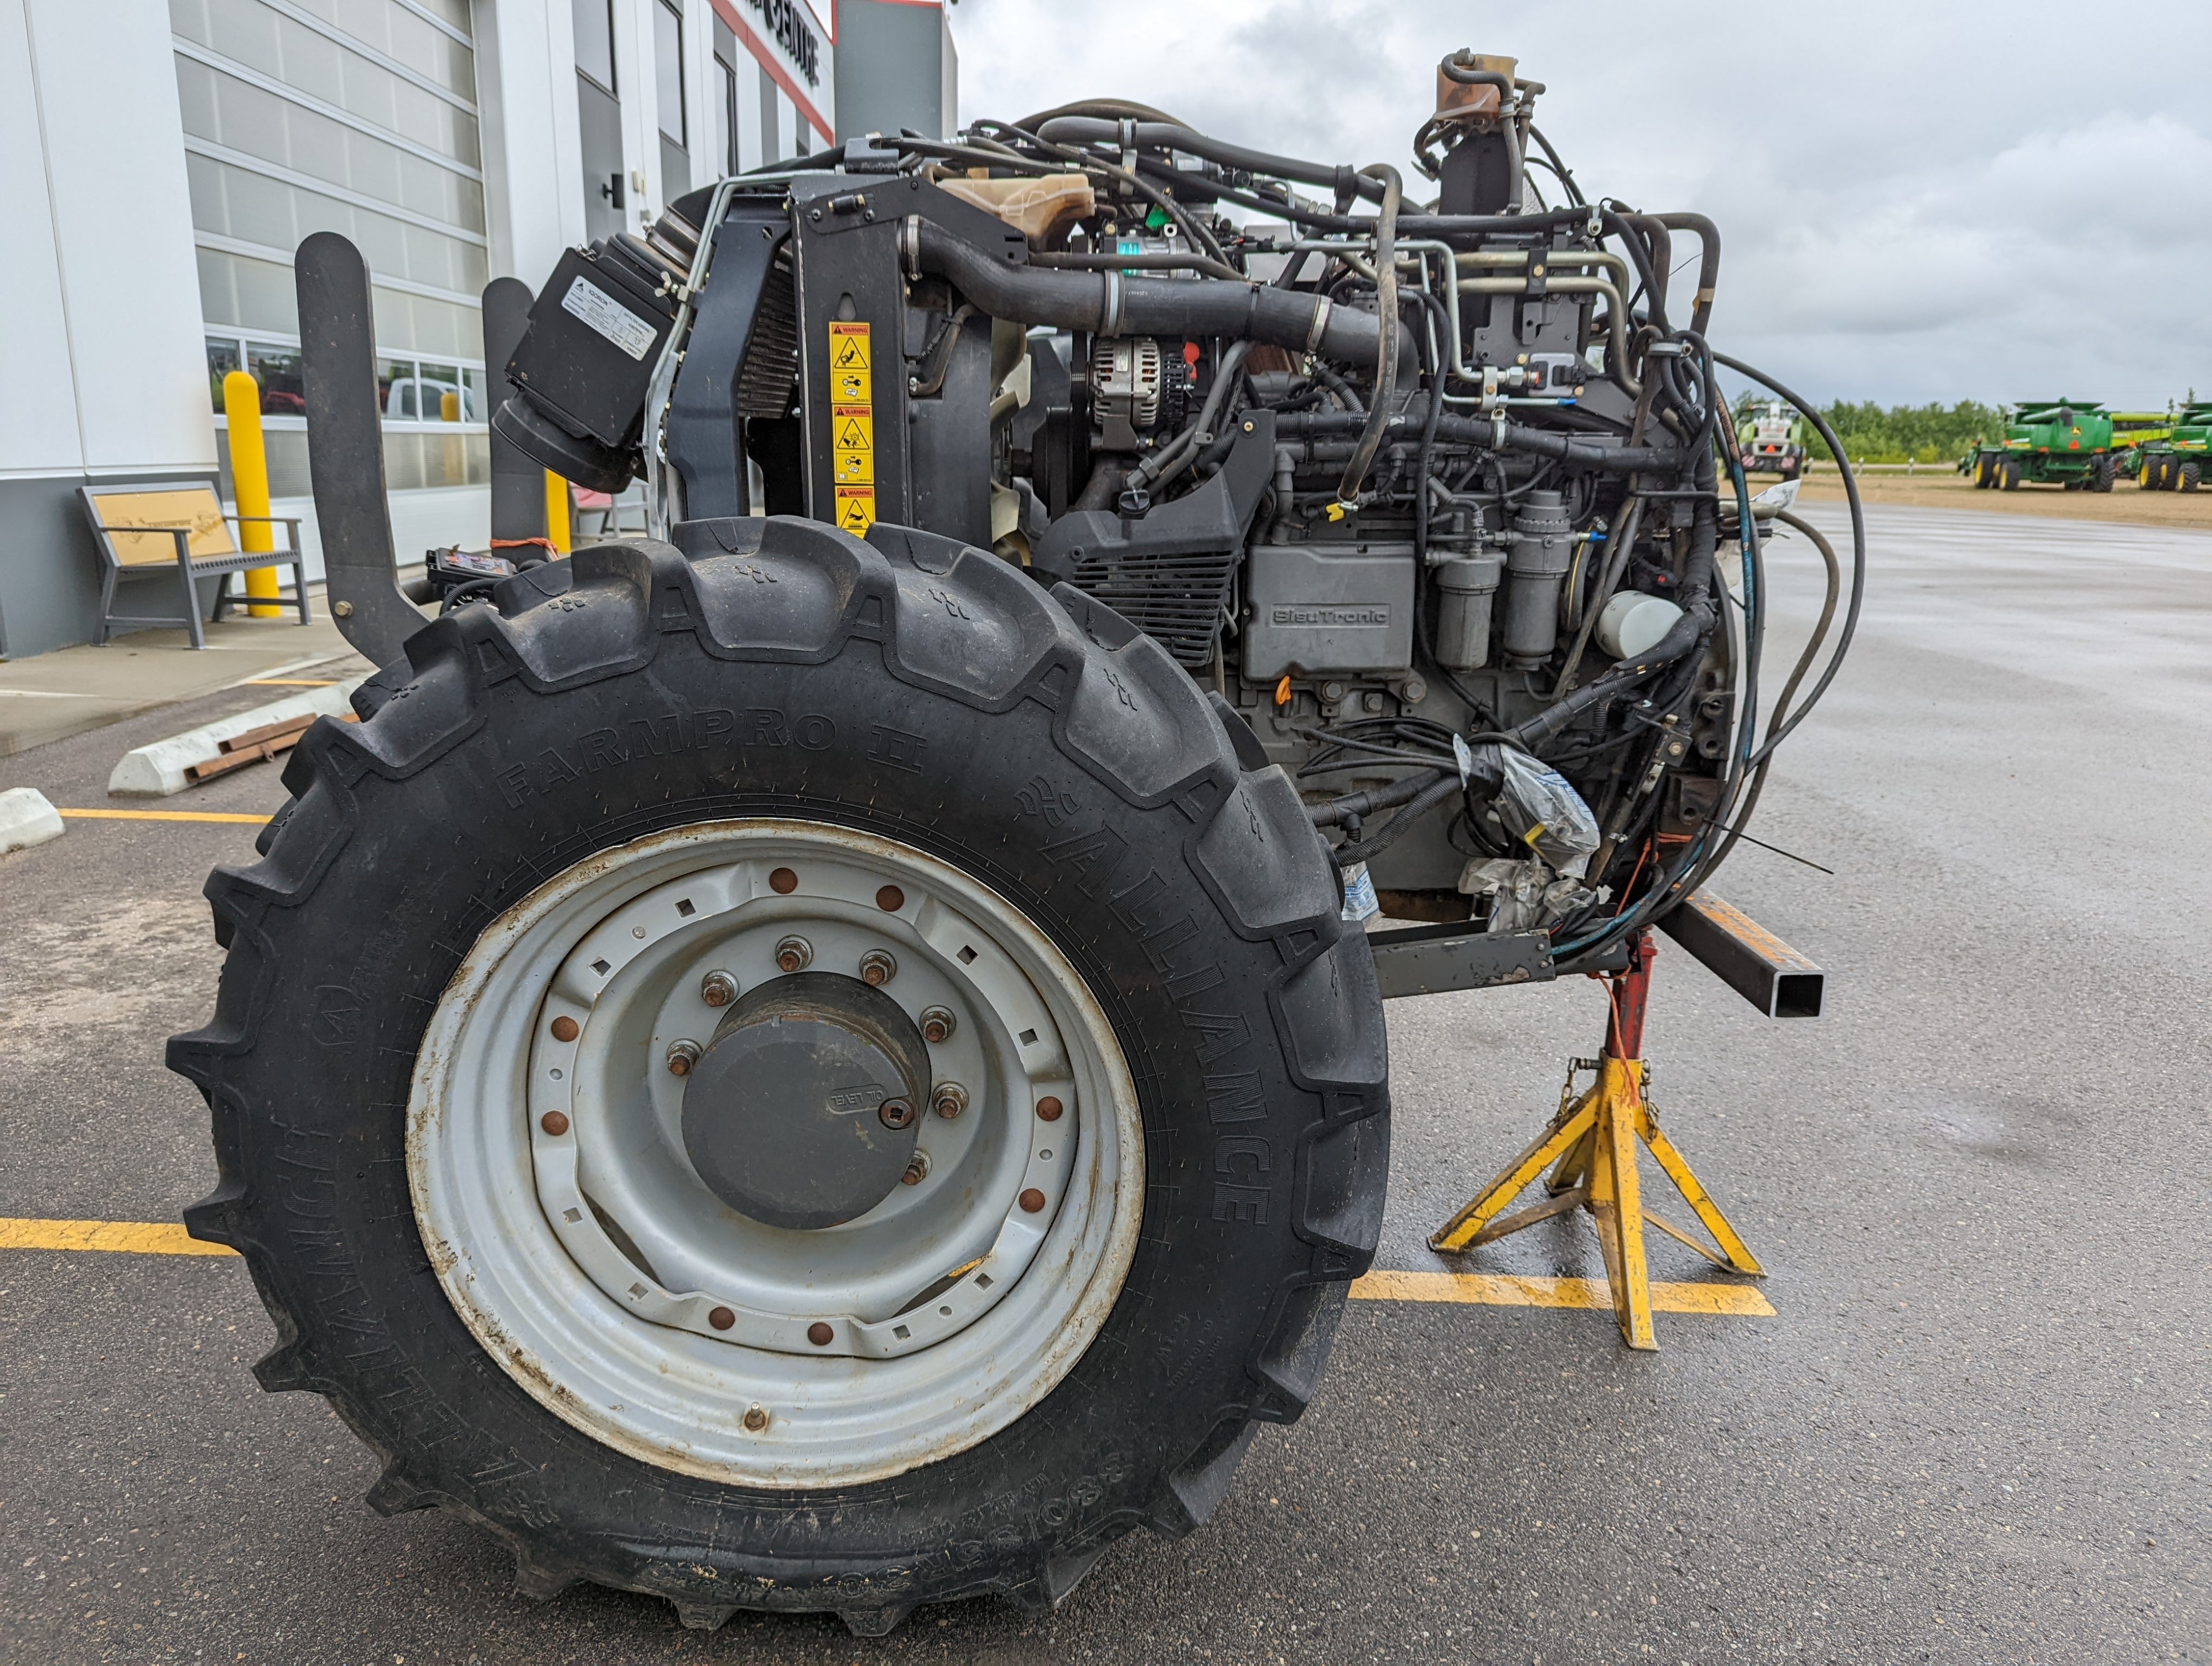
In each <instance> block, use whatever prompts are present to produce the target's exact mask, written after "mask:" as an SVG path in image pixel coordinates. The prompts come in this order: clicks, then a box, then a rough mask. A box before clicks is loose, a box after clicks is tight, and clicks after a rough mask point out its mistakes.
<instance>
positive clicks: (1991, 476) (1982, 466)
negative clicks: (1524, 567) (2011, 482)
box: [1974, 456, 1996, 491]
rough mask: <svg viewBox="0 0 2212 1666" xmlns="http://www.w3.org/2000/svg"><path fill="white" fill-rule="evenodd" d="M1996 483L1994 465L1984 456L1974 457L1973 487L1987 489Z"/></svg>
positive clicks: (1981, 489) (1980, 489)
mask: <svg viewBox="0 0 2212 1666" xmlns="http://www.w3.org/2000/svg"><path fill="white" fill-rule="evenodd" d="M1995 484H1996V473H1995V465H1993V464H1992V463H1991V461H1990V459H1989V458H1987V457H1985V456H1984V457H1978V458H1976V459H1974V487H1975V489H1976V490H1978V491H1987V490H1989V489H1990V487H1992V486H1994V485H1995Z"/></svg>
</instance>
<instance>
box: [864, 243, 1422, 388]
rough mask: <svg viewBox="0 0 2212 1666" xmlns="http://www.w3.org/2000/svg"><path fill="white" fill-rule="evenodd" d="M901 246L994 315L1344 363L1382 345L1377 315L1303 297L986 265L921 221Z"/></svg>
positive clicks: (1217, 283) (1202, 281)
mask: <svg viewBox="0 0 2212 1666" xmlns="http://www.w3.org/2000/svg"><path fill="white" fill-rule="evenodd" d="M901 240H902V243H903V244H905V245H906V249H905V253H906V258H907V259H908V262H909V263H910V264H912V265H914V266H915V267H916V268H917V269H919V270H920V271H925V272H931V273H934V274H935V275H937V276H938V277H944V278H947V279H949V280H951V283H953V284H954V285H955V286H957V288H958V289H959V290H960V292H961V293H962V294H963V295H966V296H967V297H968V298H969V300H970V301H974V302H975V304H976V305H977V306H979V307H981V308H982V309H983V310H984V311H985V312H987V313H989V314H990V315H991V316H992V317H993V318H1000V319H1012V320H1016V321H1018V322H1020V323H1023V324H1050V325H1058V326H1060V328H1062V329H1069V330H1088V331H1092V332H1093V333H1095V334H1098V335H1109V336H1111V335H1122V336H1185V337H1191V336H1226V337H1231V338H1232V339H1235V340H1241V341H1255V342H1262V343H1266V344H1269V345H1271V346H1275V347H1282V348H1287V349H1288V350H1291V352H1293V353H1307V352H1319V353H1322V354H1323V355H1325V356H1328V357H1329V358H1333V359H1339V360H1345V361H1350V362H1364V361H1366V360H1369V359H1371V358H1373V357H1374V356H1375V354H1376V351H1377V350H1379V347H1380V345H1381V342H1382V338H1383V320H1382V319H1380V318H1378V317H1376V315H1374V314H1372V313H1362V312H1357V311H1354V310H1353V309H1352V308H1350V307H1333V306H1330V305H1329V303H1328V301H1325V300H1324V299H1323V298H1322V297H1321V296H1319V295H1308V294H1305V293H1304V292H1302V291H1297V290H1286V289H1271V288H1269V287H1267V285H1264V284H1258V283H1225V282H1223V281H1222V280H1220V279H1218V278H1206V277H1200V278H1164V277H1151V278H1148V277H1122V276H1121V274H1120V273H1119V272H1097V273H1092V272H1066V271H1040V270H1037V269H1036V268H1034V267H1030V266H1027V265H1024V264H1019V263H1018V262H1014V261H1010V260H1005V259H996V258H993V257H992V256H991V255H990V254H989V253H987V252H985V251H984V250H982V249H981V248H978V247H977V246H975V245H974V244H972V243H969V242H968V241H966V240H963V239H962V238H959V237H957V236H955V235H954V234H951V232H948V231H946V230H945V228H943V227H942V226H939V225H935V224H933V223H932V222H929V221H927V220H921V219H914V220H909V221H908V222H907V224H906V227H905V228H904V229H903V231H902V233H901ZM1316 337H1318V339H1317V340H1316Z"/></svg>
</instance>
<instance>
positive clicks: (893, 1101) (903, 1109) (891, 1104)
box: [876, 1098, 914, 1128]
mask: <svg viewBox="0 0 2212 1666" xmlns="http://www.w3.org/2000/svg"><path fill="white" fill-rule="evenodd" d="M876 1120H877V1121H878V1122H881V1123H882V1124H883V1125H884V1127H885V1128H912V1127H913V1126H914V1101H913V1100H911V1099H900V1098H890V1099H886V1100H884V1102H883V1104H879V1105H878V1106H877V1107H876Z"/></svg>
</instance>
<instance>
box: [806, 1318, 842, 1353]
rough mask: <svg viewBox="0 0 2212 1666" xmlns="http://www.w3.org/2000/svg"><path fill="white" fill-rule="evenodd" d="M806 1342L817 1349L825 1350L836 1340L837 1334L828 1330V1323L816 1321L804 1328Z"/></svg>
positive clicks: (820, 1320)
mask: <svg viewBox="0 0 2212 1666" xmlns="http://www.w3.org/2000/svg"><path fill="white" fill-rule="evenodd" d="M806 1340H807V1341H810V1342H811V1343H813V1344H814V1346H815V1347H818V1348H826V1347H829V1344H830V1343H832V1342H834V1341H836V1340H837V1333H836V1331H834V1330H832V1329H829V1322H828V1321H826V1320H823V1319H817V1320H816V1321H815V1322H813V1323H812V1324H811V1325H809V1326H807V1327H806Z"/></svg>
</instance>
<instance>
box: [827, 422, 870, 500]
mask: <svg viewBox="0 0 2212 1666" xmlns="http://www.w3.org/2000/svg"><path fill="white" fill-rule="evenodd" d="M829 440H830V444H831V446H832V447H833V449H834V454H835V456H836V473H835V477H836V482H837V483H838V484H839V485H841V486H855V485H860V484H864V483H865V484H867V485H873V484H874V483H875V479H876V416H875V412H874V411H872V410H870V409H869V408H868V407H867V406H866V405H838V406H836V407H835V408H833V409H832V410H831V411H830V412H829Z"/></svg>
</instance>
